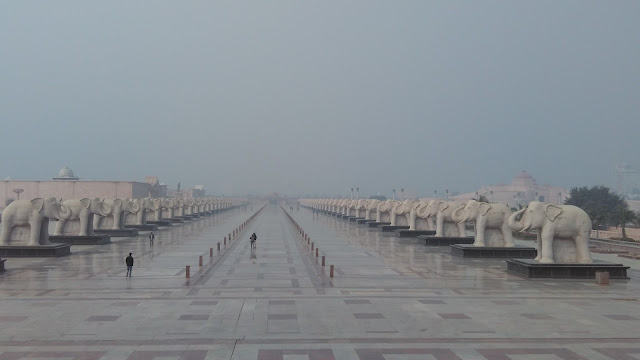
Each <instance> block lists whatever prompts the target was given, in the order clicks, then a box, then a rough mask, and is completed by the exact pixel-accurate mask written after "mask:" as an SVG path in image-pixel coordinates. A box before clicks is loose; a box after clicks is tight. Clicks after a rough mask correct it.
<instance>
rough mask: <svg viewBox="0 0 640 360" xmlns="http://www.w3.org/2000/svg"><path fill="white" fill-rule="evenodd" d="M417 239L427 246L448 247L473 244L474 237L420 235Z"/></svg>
mask: <svg viewBox="0 0 640 360" xmlns="http://www.w3.org/2000/svg"><path fill="white" fill-rule="evenodd" d="M418 239H420V240H424V241H425V245H427V246H450V245H455V244H473V242H474V241H475V237H473V236H468V237H457V236H444V237H435V236H431V235H421V236H418Z"/></svg>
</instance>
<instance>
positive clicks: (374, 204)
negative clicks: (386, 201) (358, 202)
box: [364, 199, 381, 220]
mask: <svg viewBox="0 0 640 360" xmlns="http://www.w3.org/2000/svg"><path fill="white" fill-rule="evenodd" d="M380 203H381V201H380V200H377V199H371V200H369V202H368V203H367V205H365V207H364V209H365V211H364V218H365V219H367V220H373V219H372V218H371V212H373V213H374V214H375V215H377V211H378V210H377V209H378V205H380Z"/></svg>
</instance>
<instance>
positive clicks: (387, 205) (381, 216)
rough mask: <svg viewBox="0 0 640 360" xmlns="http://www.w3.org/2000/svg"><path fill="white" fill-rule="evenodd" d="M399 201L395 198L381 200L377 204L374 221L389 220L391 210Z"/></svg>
mask: <svg viewBox="0 0 640 360" xmlns="http://www.w3.org/2000/svg"><path fill="white" fill-rule="evenodd" d="M398 203H399V201H395V200H386V201H384V202H381V203H380V204H379V205H378V208H377V209H376V210H377V214H376V222H383V221H385V222H386V221H389V222H391V221H390V220H391V211H392V210H393V208H394V207H396V206H398Z"/></svg>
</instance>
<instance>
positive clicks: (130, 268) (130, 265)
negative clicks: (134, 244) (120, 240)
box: [124, 253, 133, 277]
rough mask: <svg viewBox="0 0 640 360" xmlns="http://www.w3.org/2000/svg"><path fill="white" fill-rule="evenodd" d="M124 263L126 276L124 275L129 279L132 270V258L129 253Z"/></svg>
mask: <svg viewBox="0 0 640 360" xmlns="http://www.w3.org/2000/svg"><path fill="white" fill-rule="evenodd" d="M124 261H125V262H126V263H127V275H125V277H127V276H128V277H131V270H133V256H131V253H129V256H127V258H126V259H124Z"/></svg>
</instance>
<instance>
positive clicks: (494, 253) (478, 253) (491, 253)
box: [451, 244, 538, 259]
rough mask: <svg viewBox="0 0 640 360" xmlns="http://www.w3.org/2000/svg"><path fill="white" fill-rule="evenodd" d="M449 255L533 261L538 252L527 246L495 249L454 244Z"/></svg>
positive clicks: (493, 247) (492, 247)
mask: <svg viewBox="0 0 640 360" xmlns="http://www.w3.org/2000/svg"><path fill="white" fill-rule="evenodd" d="M451 255H453V256H459V257H464V258H490V259H496V258H500V259H505V258H507V259H535V257H536V256H538V251H537V250H536V249H535V248H532V247H528V246H515V247H495V246H473V244H455V245H451Z"/></svg>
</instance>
